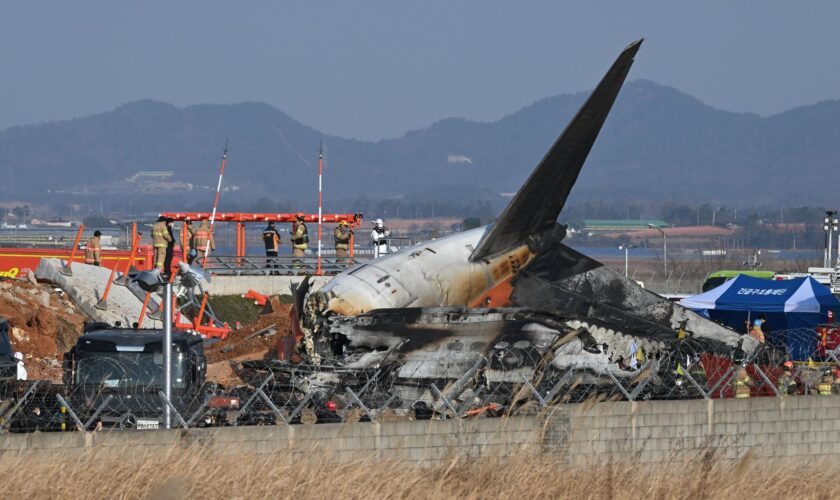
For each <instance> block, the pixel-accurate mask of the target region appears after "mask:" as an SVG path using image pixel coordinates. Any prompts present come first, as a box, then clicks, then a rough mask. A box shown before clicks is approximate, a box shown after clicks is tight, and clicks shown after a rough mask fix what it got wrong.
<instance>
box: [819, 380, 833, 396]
mask: <svg viewBox="0 0 840 500" xmlns="http://www.w3.org/2000/svg"><path fill="white" fill-rule="evenodd" d="M817 389H819V391H820V396H831V383H827V382H823V383H821V384H820V385H818V386H817Z"/></svg>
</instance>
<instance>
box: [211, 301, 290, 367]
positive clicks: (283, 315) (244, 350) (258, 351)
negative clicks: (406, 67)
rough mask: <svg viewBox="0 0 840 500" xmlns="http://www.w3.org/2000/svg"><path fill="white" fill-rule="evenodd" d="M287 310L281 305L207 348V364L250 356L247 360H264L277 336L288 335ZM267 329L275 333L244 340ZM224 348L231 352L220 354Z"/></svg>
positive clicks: (286, 307)
mask: <svg viewBox="0 0 840 500" xmlns="http://www.w3.org/2000/svg"><path fill="white" fill-rule="evenodd" d="M289 309H290V308H289V306H288V305H281V306H280V307H279V308H278V309H276V310H275V311H274V312H271V313H269V314H263V315H260V316H259V317H258V318H257V320H256V321H254V322H253V323H249V324H247V325H245V326H244V327H242V328H240V329H239V330H236V331H234V332H231V333H230V335H228V336H227V338H226V339H225V340H222V341H219V342H216V343H215V344H213V345H212V346H210V347H208V348H207V352H206V354H207V362H208V363H216V362H219V361H226V360H229V359H234V358H237V359H239V358H242V357H243V356H251V357H250V358H247V359H262V358H264V357H265V356H266V355H267V354H269V351H271V350H272V349H273V348H274V345H275V344H276V343H277V336H278V335H287V334H288V332H289ZM269 327H271V328H274V329H275V330H277V332H276V333H275V334H274V335H271V336H265V335H260V336H257V337H252V338H250V339H247V340H246V338H247V337H248V336H250V335H252V334H253V333H255V332H258V331H260V330H262V329H264V328H269ZM225 347H227V348H228V349H231V350H230V351H228V352H222V348H225ZM242 359H246V358H242Z"/></svg>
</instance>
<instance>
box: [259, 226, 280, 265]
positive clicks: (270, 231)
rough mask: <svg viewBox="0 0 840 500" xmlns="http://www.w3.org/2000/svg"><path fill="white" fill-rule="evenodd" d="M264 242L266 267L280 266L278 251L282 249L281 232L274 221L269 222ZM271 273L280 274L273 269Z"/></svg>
mask: <svg viewBox="0 0 840 500" xmlns="http://www.w3.org/2000/svg"><path fill="white" fill-rule="evenodd" d="M262 239H263V244H264V245H265V257H266V267H269V268H274V269H276V268H279V267H280V266H279V263H278V261H277V252H279V251H280V232H279V231H277V228H276V227H274V223H273V222H269V223H268V225H267V226H266V227H265V229H264V230H263V233H262ZM271 274H278V273H277V271H272V272H271Z"/></svg>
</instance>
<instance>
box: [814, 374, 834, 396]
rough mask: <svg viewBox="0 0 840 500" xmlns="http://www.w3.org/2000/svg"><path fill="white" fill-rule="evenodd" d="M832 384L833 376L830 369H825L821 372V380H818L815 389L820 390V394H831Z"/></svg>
mask: <svg viewBox="0 0 840 500" xmlns="http://www.w3.org/2000/svg"><path fill="white" fill-rule="evenodd" d="M832 385H834V376H833V375H832V374H831V372H830V371H827V372H825V374H823V377H822V380H820V383H819V385H818V386H817V390H818V391H820V396H831V386H832Z"/></svg>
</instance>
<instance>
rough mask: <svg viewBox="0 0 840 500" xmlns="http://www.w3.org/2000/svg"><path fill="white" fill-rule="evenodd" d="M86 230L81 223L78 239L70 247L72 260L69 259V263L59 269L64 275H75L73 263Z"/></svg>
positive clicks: (77, 234)
mask: <svg viewBox="0 0 840 500" xmlns="http://www.w3.org/2000/svg"><path fill="white" fill-rule="evenodd" d="M84 230H85V225H84V224H79V231H78V232H77V233H76V240H75V241H74V242H73V248H71V249H70V260H68V261H67V265H66V266H64V267H62V268H61V271H59V272H60V273H61V274H63V275H64V276H73V268H72V267H71V264H73V259H74V258H75V257H76V249H78V248H79V242H80V241H81V240H82V233H83V232H84Z"/></svg>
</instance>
